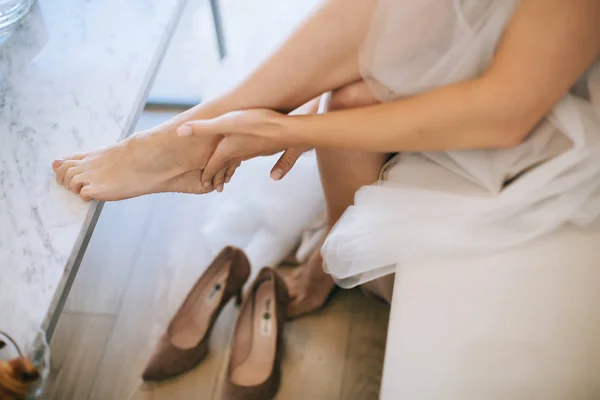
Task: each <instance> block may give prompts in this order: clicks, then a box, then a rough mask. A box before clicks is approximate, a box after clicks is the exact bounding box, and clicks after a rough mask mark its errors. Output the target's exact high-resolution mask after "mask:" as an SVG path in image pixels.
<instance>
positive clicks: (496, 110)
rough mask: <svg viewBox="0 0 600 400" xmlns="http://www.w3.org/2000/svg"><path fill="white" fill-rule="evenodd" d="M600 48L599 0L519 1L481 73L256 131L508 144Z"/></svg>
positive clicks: (302, 137)
mask: <svg viewBox="0 0 600 400" xmlns="http://www.w3.org/2000/svg"><path fill="white" fill-rule="evenodd" d="M599 52H600V1H598V0H576V1H573V0H522V1H521V2H520V4H519V6H518V9H517V10H516V12H515V15H514V16H513V18H512V20H511V21H510V23H509V26H508V28H507V30H506V32H505V34H504V37H503V38H502V41H501V43H500V45H499V48H498V51H497V54H496V56H495V58H494V59H493V61H492V63H491V66H490V68H489V70H488V71H487V72H486V73H485V74H484V75H483V76H481V77H479V78H477V79H473V80H471V81H467V82H461V83H457V84H453V85H448V86H445V87H442V88H440V89H436V90H432V91H430V92H427V93H424V94H420V95H417V96H414V97H411V98H406V99H401V100H397V101H393V102H390V103H386V104H379V105H373V106H368V107H364V108H359V109H352V110H344V111H338V112H332V113H327V114H324V115H307V116H291V117H288V116H281V115H279V114H274V113H268V112H267V113H265V114H264V115H267V116H268V117H267V118H268V120H267V121H265V120H264V119H263V120H261V121H260V122H259V123H256V124H254V125H253V128H255V129H251V130H252V131H254V132H251V133H255V134H256V135H261V136H271V137H272V138H274V139H278V140H284V141H285V142H288V143H289V144H290V146H313V147H344V148H356V149H364V150H374V151H386V152H391V151H430V150H454V149H474V148H502V147H511V146H514V145H516V144H518V143H520V142H521V141H522V140H523V139H524V138H525V137H526V136H527V134H528V133H529V132H530V130H531V129H532V128H533V127H534V126H535V125H536V124H537V123H538V122H539V121H540V120H541V119H542V118H543V117H544V116H545V115H546V114H547V113H548V112H549V110H550V109H551V108H552V107H553V106H554V104H555V103H556V102H558V101H559V100H560V99H561V98H562V97H563V96H564V94H565V93H566V92H567V91H568V90H569V88H570V87H571V86H572V85H573V83H574V82H575V81H576V80H577V78H578V77H579V76H581V75H582V74H583V72H584V71H585V70H586V68H588V67H589V66H590V65H591V63H592V62H593V61H594V60H595V58H596V57H597V56H598V54H599ZM238 127H241V125H238ZM234 132H235V131H234ZM246 133H248V132H246Z"/></svg>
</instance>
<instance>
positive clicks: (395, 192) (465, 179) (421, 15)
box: [322, 0, 600, 287]
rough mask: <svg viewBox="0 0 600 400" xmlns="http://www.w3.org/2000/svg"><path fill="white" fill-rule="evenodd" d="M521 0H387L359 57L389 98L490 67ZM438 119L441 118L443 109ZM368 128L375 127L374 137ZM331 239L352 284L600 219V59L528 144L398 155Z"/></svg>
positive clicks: (330, 252)
mask: <svg viewBox="0 0 600 400" xmlns="http://www.w3.org/2000/svg"><path fill="white" fill-rule="evenodd" d="M515 5H516V1H515V0H463V1H461V0H402V1H396V0H380V2H379V4H378V8H377V9H376V11H375V13H374V16H373V21H372V23H371V28H370V31H369V34H368V36H367V39H366V41H365V43H364V46H363V49H362V53H361V56H360V64H361V70H362V75H363V78H364V79H365V80H366V81H367V82H368V84H369V85H370V87H371V90H372V91H373V93H374V95H375V96H376V97H377V98H379V99H380V100H382V101H389V100H392V99H396V98H398V97H402V96H407V95H414V94H416V93H419V92H422V91H424V90H429V89H432V88H436V87H439V86H442V85H445V84H449V83H453V82H457V81H461V80H466V79H470V78H473V77H476V76H477V75H479V74H481V72H482V71H484V70H485V68H486V67H487V65H488V64H489V62H490V60H491V58H492V56H493V53H494V51H495V49H496V46H497V44H498V41H499V39H500V37H501V35H502V33H503V31H504V29H505V27H506V25H507V22H508V20H509V19H510V17H511V15H512V13H513V11H514V8H515ZM432 118H435V116H434V115H432ZM365 134H368V132H365ZM384 176H385V179H384V180H382V181H381V182H379V183H377V184H374V185H371V186H366V187H364V188H362V189H361V190H360V191H359V192H358V193H357V195H356V199H355V205H354V206H353V207H351V208H350V209H348V211H347V212H346V213H345V214H344V216H343V217H342V219H341V220H340V221H339V223H338V224H337V225H336V226H335V228H334V230H333V231H332V233H331V234H330V235H329V237H328V238H327V240H326V242H325V245H324V247H323V249H322V253H323V256H324V260H325V267H326V269H327V271H328V272H329V273H331V274H332V275H333V276H334V278H335V279H336V280H337V281H338V284H340V285H341V286H344V287H351V286H354V285H357V284H360V283H362V282H365V281H369V280H371V279H375V278H377V277H380V276H382V275H386V274H389V273H392V272H394V271H395V268H396V267H397V266H399V265H402V264H403V263H406V262H412V261H422V260H425V259H431V258H434V259H435V258H440V257H445V256H448V255H450V254H456V253H459V254H468V253H471V254H473V253H482V252H490V251H494V250H498V249H504V248H508V247H511V246H517V245H521V244H523V243H525V242H527V241H529V240H532V239H534V238H537V237H539V236H541V235H544V234H546V233H548V232H550V231H552V230H554V229H555V228H556V227H558V226H560V225H561V224H565V223H575V224H579V225H583V224H587V223H589V222H590V221H593V220H594V219H596V218H597V217H598V215H599V214H600V62H596V64H594V65H593V66H592V67H591V69H590V70H589V71H588V72H587V74H586V75H585V76H584V77H582V78H581V80H580V81H579V82H578V83H577V84H576V85H575V86H574V87H573V89H572V90H571V91H570V93H569V94H567V95H566V96H565V97H564V98H563V99H562V100H561V101H560V103H559V104H557V105H556V107H555V108H554V109H553V110H552V111H551V112H550V113H549V114H548V115H547V117H546V118H545V119H544V120H543V121H542V122H541V123H540V124H539V125H538V126H537V127H536V128H535V129H534V130H533V131H532V132H531V134H530V135H529V137H528V138H527V139H526V140H525V142H523V143H522V144H521V145H519V146H517V147H515V148H512V149H500V150H473V151H450V152H435V153H405V154H399V155H397V156H396V157H395V160H393V162H392V163H391V164H390V166H389V168H388V169H387V171H386V173H385V174H384Z"/></svg>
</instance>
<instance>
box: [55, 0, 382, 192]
mask: <svg viewBox="0 0 600 400" xmlns="http://www.w3.org/2000/svg"><path fill="white" fill-rule="evenodd" d="M375 4H376V1H375V0H359V1H352V2H348V1H344V0H328V1H325V2H323V4H322V6H321V7H319V8H318V9H317V10H316V11H315V12H314V13H313V14H312V15H311V16H310V17H309V18H308V19H307V20H306V21H305V22H304V23H303V24H302V25H301V26H300V28H299V29H298V30H297V31H296V33H294V34H293V35H292V36H291V37H289V38H288V39H287V40H286V41H285V42H284V43H283V45H282V46H281V47H280V48H279V50H277V51H276V52H275V53H274V54H273V55H272V56H271V57H270V58H269V59H267V60H266V61H265V62H264V63H263V64H262V65H261V66H260V67H258V68H257V69H256V70H255V71H254V72H253V73H252V74H250V76H249V77H248V78H247V79H246V80H245V81H243V82H242V83H240V84H239V85H238V86H237V87H235V88H234V89H233V90H231V91H230V92H228V93H227V94H225V95H224V96H221V97H220V98H218V99H215V100H214V101H211V102H208V103H206V104H202V105H199V106H196V107H194V108H192V109H191V110H188V111H187V112H185V113H183V114H181V115H180V116H178V117H175V118H173V119H172V120H170V121H168V122H167V123H165V124H162V125H161V126H159V127H157V128H156V129H153V130H150V131H147V132H143V133H141V134H138V135H135V136H133V137H131V138H129V139H127V140H125V141H123V142H121V143H118V144H116V145H114V146H111V147H108V148H106V149H102V150H98V151H94V152H92V153H86V154H80V155H75V156H72V157H68V158H66V159H64V161H63V160H61V161H56V162H55V163H54V164H53V167H54V169H55V171H56V173H57V180H58V181H59V183H61V184H63V185H65V186H66V187H69V188H70V189H71V190H73V191H74V192H76V193H80V192H81V196H82V197H84V198H90V197H94V198H97V199H99V200H119V199H123V198H127V197H134V196H139V195H142V194H146V193H151V192H157V191H186V192H194V193H202V192H203V188H202V187H201V185H200V181H199V171H198V170H199V169H201V168H203V167H204V166H205V164H206V162H207V161H208V158H209V157H210V156H211V155H212V153H213V151H214V149H215V147H216V145H217V143H218V138H210V137H209V138H206V137H187V138H182V137H178V136H177V135H176V133H175V129H176V127H177V126H179V125H180V124H181V123H183V122H184V121H187V120H190V119H203V118H213V117H216V116H219V115H221V114H223V113H226V112H229V111H234V110H239V109H247V108H271V109H278V110H285V111H288V110H292V109H294V108H296V107H298V106H300V105H301V104H303V103H304V102H306V101H308V100H310V99H311V98H314V97H315V96H317V95H319V94H321V93H324V92H326V91H328V90H331V89H336V88H339V87H341V86H344V85H346V84H348V83H350V82H353V81H355V80H357V79H358V78H359V76H360V75H359V69H358V61H357V58H358V57H357V55H358V51H359V48H360V45H361V43H362V41H363V38H364V37H365V35H366V32H367V29H368V25H369V22H370V16H371V13H372V11H373V9H374V5H375ZM82 187H83V189H82Z"/></svg>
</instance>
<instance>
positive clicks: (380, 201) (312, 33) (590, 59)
mask: <svg viewBox="0 0 600 400" xmlns="http://www.w3.org/2000/svg"><path fill="white" fill-rule="evenodd" d="M599 52H600V2H598V1H597V0H581V1H578V2H572V1H569V0H551V1H548V0H522V1H516V0H495V1H494V0H484V1H477V0H463V1H460V0H454V1H444V0H424V1H423V0H420V1H419V0H404V1H392V0H381V1H379V2H376V1H374V0H361V1H353V2H344V1H342V0H329V1H325V2H324V3H323V5H322V6H321V7H320V8H319V9H318V10H316V11H315V12H314V14H313V15H311V16H310V17H309V18H308V19H307V20H306V21H305V22H304V23H303V24H302V26H301V27H300V28H299V29H298V30H297V31H296V32H295V33H294V34H293V35H292V36H291V37H290V38H288V40H287V41H286V42H285V43H284V44H283V45H282V46H281V48H280V49H279V50H277V51H276V52H275V53H274V54H273V55H272V56H271V57H270V58H269V59H268V60H266V61H265V62H264V63H263V64H262V65H261V66H260V67H259V68H258V69H257V70H256V71H254V72H253V73H252V74H251V75H250V76H249V77H248V78H247V79H246V80H245V81H243V82H241V83H240V84H239V85H237V86H236V87H235V88H234V89H233V90H231V91H230V92H228V93H227V94H225V95H224V96H222V97H220V98H217V99H215V100H213V101H210V102H208V103H205V104H201V105H198V106H196V107H194V108H192V109H191V110H189V111H187V112H185V113H183V114H181V115H179V116H177V117H175V118H173V119H172V120H170V121H168V122H167V123H165V124H163V125H161V126H158V127H156V128H154V129H152V130H150V131H146V132H141V133H138V134H136V135H135V136H132V137H131V138H129V139H127V140H125V141H123V142H121V143H118V144H116V145H114V146H111V147H109V148H106V149H101V150H98V151H95V152H91V153H86V154H78V155H75V156H72V157H68V158H65V159H64V160H58V161H55V163H54V165H53V167H54V169H55V171H56V173H57V180H58V182H59V183H61V184H63V185H64V186H65V187H67V188H70V189H71V190H72V191H73V192H74V193H77V194H79V195H80V196H81V197H82V198H84V199H92V198H95V199H99V200H119V199H123V198H127V197H133V196H138V195H142V194H147V193H153V192H164V191H177V192H186V193H205V192H208V191H211V190H213V189H216V190H217V191H222V190H223V185H224V184H225V183H227V182H229V180H230V179H231V177H232V175H233V174H234V172H235V169H236V167H237V166H238V165H239V163H240V162H241V161H243V160H246V159H249V158H252V157H255V156H258V155H264V154H273V153H276V152H279V151H281V150H284V149H286V152H285V153H284V155H283V156H282V157H281V159H280V160H279V162H278V163H277V165H276V166H275V167H274V169H273V171H272V177H273V178H274V179H276V180H277V179H281V178H282V177H283V176H285V174H286V172H287V171H289V169H290V168H291V167H292V166H293V163H294V161H295V159H297V157H298V156H299V155H300V154H301V153H302V152H303V151H304V149H306V148H312V147H314V148H316V151H317V158H318V163H319V170H320V173H321V179H322V184H323V189H324V191H325V197H326V201H327V207H328V224H329V227H330V228H332V227H333V225H334V224H336V223H337V225H336V228H335V229H334V230H333V232H332V233H331V234H330V235H329V236H328V239H327V240H326V242H325V246H324V248H323V255H324V258H325V264H326V267H327V272H329V273H330V274H332V275H333V276H334V277H335V278H336V279H338V281H339V282H340V283H342V284H344V285H347V286H351V285H356V284H359V283H363V282H369V281H371V282H382V281H377V280H376V279H375V278H379V277H382V276H384V275H386V274H389V273H391V272H393V268H394V266H395V264H396V263H397V262H406V261H412V260H420V259H424V258H428V257H440V256H443V255H445V254H447V253H448V252H455V251H460V252H467V253H468V252H481V251H491V250H497V249H502V248H506V247H510V246H515V245H517V244H520V243H523V242H526V241H528V240H530V239H533V238H536V237H539V236H541V235H543V234H545V233H547V232H550V231H552V230H553V229H555V228H556V227H557V226H559V225H561V224H564V223H565V222H579V223H583V222H589V221H592V220H594V219H595V218H596V217H597V216H598V213H599V211H600V210H599V204H600V194H599V187H600V165H599V162H600V150H599V142H600V115H599V113H600V111H599V109H598V104H600V100H599V99H598V98H597V97H596V96H600V88H599V87H598V86H599V85H600V83H599V81H600V70H599V67H598V63H597V58H598V55H599ZM586 71H587V73H586ZM329 92H331V98H330V99H329V98H328V95H327V93H329ZM324 93H325V94H326V95H323V94H324ZM323 96H324V97H323ZM311 99H312V100H311ZM320 101H322V102H323V105H327V106H328V108H329V109H328V111H330V112H327V113H324V114H322V115H311V114H315V112H316V110H317V108H318V104H319V102H320ZM298 107H299V108H298ZM594 107H595V108H594ZM296 108H298V110H297V111H296V112H295V113H292V114H301V115H286V113H288V112H290V111H292V110H294V109H296ZM236 110H237V111H236ZM240 110H241V111H240ZM302 114H304V115H302ZM398 153H399V154H398ZM390 157H392V159H391V160H390ZM388 160H390V162H389V163H388V164H386V162H388ZM384 164H385V165H386V167H385V168H383V167H384ZM382 169H383V170H382ZM380 177H381V178H382V180H381V181H380V183H378V184H375V185H371V184H372V183H373V182H376V181H377V180H378V178H380ZM416 178H418V179H416ZM366 185H370V186H366ZM360 188H363V189H361V191H360V192H359V193H358V196H357V198H356V202H355V205H354V206H353V207H351V208H350V209H349V210H348V212H346V213H345V214H344V212H345V211H346V210H347V209H348V208H349V207H350V206H352V204H353V202H354V195H355V193H356V192H357V191H358V189H360ZM342 214H344V216H343V217H342ZM340 217H341V220H340ZM338 220H340V221H339V223H338ZM322 264H323V260H322V259H321V257H320V255H319V253H318V252H317V253H315V254H314V255H313V256H312V258H311V260H310V261H309V263H308V264H307V265H305V266H304V267H303V268H302V269H301V270H299V272H298V273H297V275H296V276H294V277H292V278H290V280H288V282H287V283H288V285H289V286H290V290H291V292H292V294H293V296H294V302H293V303H292V306H291V310H290V313H291V314H292V315H299V314H302V313H305V312H309V311H311V310H314V309H316V308H318V307H319V306H321V305H322V304H323V303H324V302H325V300H326V298H327V296H328V294H329V292H330V291H331V290H332V288H333V287H334V282H333V280H332V278H331V277H330V276H329V275H328V274H326V273H325V272H323V269H322ZM383 284H384V285H385V282H383ZM380 289H381V287H380ZM383 289H384V290H383V291H381V290H380V293H379V294H380V295H381V296H382V297H384V298H389V296H390V295H391V291H390V288H389V286H386V287H384V288H383ZM386 292H387V293H386Z"/></svg>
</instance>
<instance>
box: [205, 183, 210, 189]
mask: <svg viewBox="0 0 600 400" xmlns="http://www.w3.org/2000/svg"><path fill="white" fill-rule="evenodd" d="M210 185H211V184H210V181H209V182H204V187H205V188H207V189H208V188H209V187H210Z"/></svg>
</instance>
